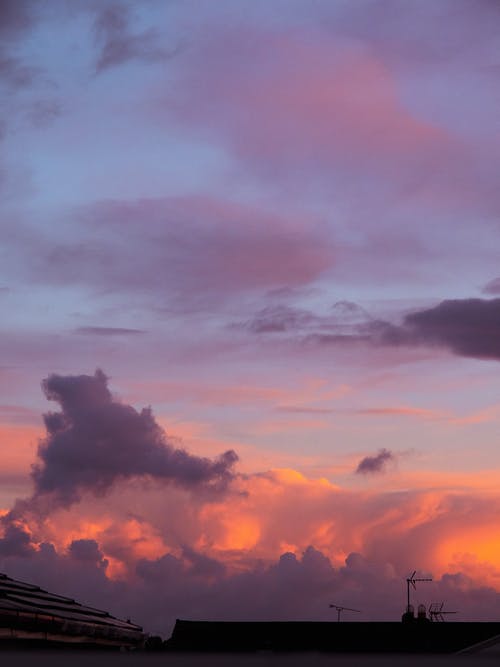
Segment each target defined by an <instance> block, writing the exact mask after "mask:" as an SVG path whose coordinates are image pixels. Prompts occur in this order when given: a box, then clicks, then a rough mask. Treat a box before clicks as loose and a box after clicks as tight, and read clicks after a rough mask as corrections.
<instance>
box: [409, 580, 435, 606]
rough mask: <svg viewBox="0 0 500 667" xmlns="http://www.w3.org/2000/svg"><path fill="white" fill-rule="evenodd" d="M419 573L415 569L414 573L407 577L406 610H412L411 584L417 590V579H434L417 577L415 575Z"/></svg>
mask: <svg viewBox="0 0 500 667" xmlns="http://www.w3.org/2000/svg"><path fill="white" fill-rule="evenodd" d="M416 574H417V571H416V570H414V571H413V574H411V575H410V576H409V577H407V578H406V599H407V603H406V611H410V585H411V586H413V589H414V590H417V587H416V583H417V581H432V579H417V578H415V575H416Z"/></svg>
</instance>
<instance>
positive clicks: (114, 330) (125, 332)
mask: <svg viewBox="0 0 500 667" xmlns="http://www.w3.org/2000/svg"><path fill="white" fill-rule="evenodd" d="M75 333H77V334H85V335H89V336H135V335H138V334H145V333H146V331H145V330H144V329H126V328H123V327H78V328H77V329H75Z"/></svg>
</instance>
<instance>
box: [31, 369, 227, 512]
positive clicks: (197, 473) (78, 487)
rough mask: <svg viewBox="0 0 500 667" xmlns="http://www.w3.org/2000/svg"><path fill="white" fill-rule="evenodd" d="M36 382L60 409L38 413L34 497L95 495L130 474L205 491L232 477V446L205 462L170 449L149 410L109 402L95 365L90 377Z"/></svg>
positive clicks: (72, 498)
mask: <svg viewBox="0 0 500 667" xmlns="http://www.w3.org/2000/svg"><path fill="white" fill-rule="evenodd" d="M42 387H43V390H44V392H45V395H46V396H47V398H48V399H49V400H52V401H56V402H57V403H59V405H60V406H61V411H60V412H49V413H46V414H45V415H44V422H45V427H46V430H47V435H46V437H45V438H44V439H43V440H41V442H40V445H39V448H38V458H39V462H38V463H37V464H35V465H34V466H33V473H32V476H33V480H34V482H35V499H37V502H38V500H39V498H40V496H44V495H47V494H49V495H50V496H51V497H52V498H53V499H54V500H55V501H56V502H58V503H62V504H70V503H72V502H75V501H77V500H78V499H79V497H80V495H81V493H82V492H84V491H92V492H94V493H97V494H102V493H105V492H106V491H107V490H108V489H109V488H110V487H111V486H112V485H113V484H114V483H115V482H116V481H118V480H120V479H127V478H131V477H136V476H150V477H154V478H157V479H163V480H165V481H170V482H174V483H176V484H178V485H180V486H183V487H185V488H191V489H194V488H199V489H206V490H211V491H222V490H224V489H226V488H227V486H228V484H229V483H230V481H231V479H232V478H233V474H234V473H233V466H234V464H235V463H236V461H237V459H238V457H237V455H236V454H235V452H234V451H232V450H229V451H226V452H224V453H223V454H221V455H220V456H219V457H218V458H217V459H214V460H210V459H207V458H200V457H197V456H192V455H191V454H189V453H188V452H186V451H185V450H183V449H175V448H174V447H173V446H172V445H171V444H170V443H169V441H168V439H167V436H166V434H165V432H164V431H163V429H162V428H161V427H160V426H159V425H158V424H157V422H156V421H155V419H154V416H153V414H152V412H151V409H149V408H144V409H143V410H141V411H140V412H138V411H137V410H135V409H134V408H133V407H132V406H130V405H126V404H124V403H120V402H119V401H117V400H115V399H114V398H113V397H112V395H111V393H110V391H109V389H108V385H107V378H106V376H105V375H104V373H103V372H102V371H100V370H97V371H96V372H95V374H94V375H93V376H92V375H76V376H71V375H69V376H62V375H50V376H49V377H48V378H46V379H45V380H44V381H43V383H42Z"/></svg>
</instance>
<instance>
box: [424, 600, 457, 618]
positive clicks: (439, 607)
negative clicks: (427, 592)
mask: <svg viewBox="0 0 500 667" xmlns="http://www.w3.org/2000/svg"><path fill="white" fill-rule="evenodd" d="M443 607H444V602H441V604H439V602H431V604H430V606H429V616H430V617H431V621H441V622H444V614H456V613H457V612H456V611H446V610H444V609H443Z"/></svg>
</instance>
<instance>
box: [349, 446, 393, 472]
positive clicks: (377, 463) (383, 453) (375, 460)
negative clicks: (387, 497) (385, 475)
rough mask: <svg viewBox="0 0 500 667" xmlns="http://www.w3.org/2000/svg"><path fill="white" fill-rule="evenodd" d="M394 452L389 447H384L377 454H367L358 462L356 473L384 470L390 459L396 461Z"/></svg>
mask: <svg viewBox="0 0 500 667" xmlns="http://www.w3.org/2000/svg"><path fill="white" fill-rule="evenodd" d="M394 458H395V457H394V454H393V453H392V452H391V451H389V450H388V449H385V447H384V448H382V449H381V450H380V451H379V452H378V454H375V456H365V458H364V459H361V461H360V462H359V463H358V467H357V468H356V473H358V474H361V475H367V474H374V473H380V472H384V470H385V468H386V465H387V464H388V463H389V461H394Z"/></svg>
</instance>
